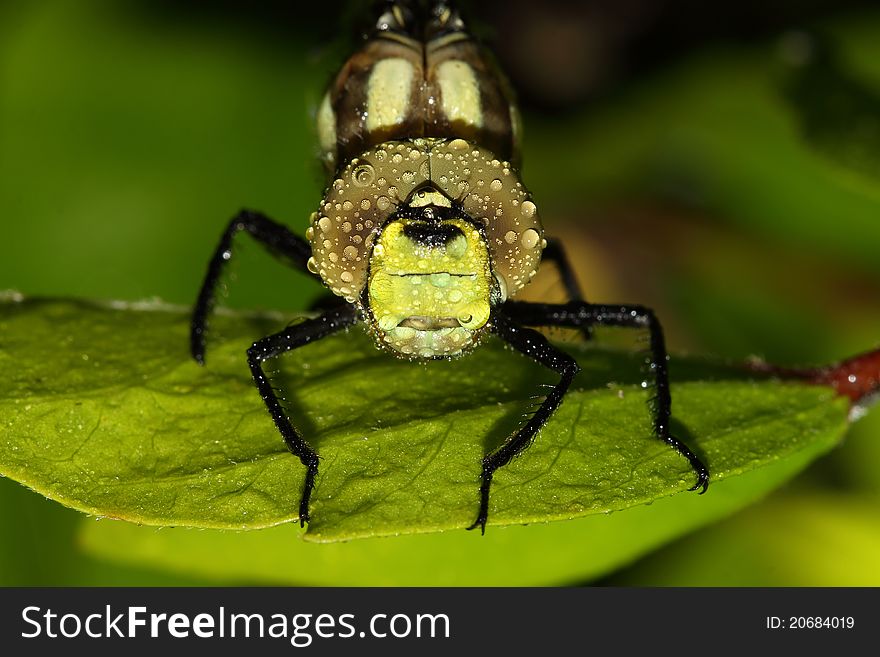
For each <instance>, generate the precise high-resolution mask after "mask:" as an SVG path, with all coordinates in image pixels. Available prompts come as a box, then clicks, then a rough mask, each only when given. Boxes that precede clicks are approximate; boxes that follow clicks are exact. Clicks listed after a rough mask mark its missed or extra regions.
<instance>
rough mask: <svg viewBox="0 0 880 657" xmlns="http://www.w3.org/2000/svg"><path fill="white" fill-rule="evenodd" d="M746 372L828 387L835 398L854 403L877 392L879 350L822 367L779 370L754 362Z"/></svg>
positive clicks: (775, 367)
mask: <svg viewBox="0 0 880 657" xmlns="http://www.w3.org/2000/svg"><path fill="white" fill-rule="evenodd" d="M749 370H751V371H753V372H761V373H765V374H771V375H773V376H777V377H779V378H782V379H799V380H801V381H806V382H807V383H812V384H815V385H826V386H831V387H832V388H834V390H836V391H837V394H838V395H841V396H844V397H849V398H850V399H851V400H852V402H853V403H854V404H856V403H858V402H860V401H862V400H863V399H865V398H866V397H869V396H871V395H873V394H876V393H878V392H880V349H875V350H874V351H868V352H865V353H863V354H859V355H858V356H853V357H852V358H847V359H846V360H843V361H840V362H839V363H836V364H834V365H828V366H825V367H810V368H796V367H779V366H776V365H770V364H768V363H764V362H760V361H758V362H753V363H750V364H749Z"/></svg>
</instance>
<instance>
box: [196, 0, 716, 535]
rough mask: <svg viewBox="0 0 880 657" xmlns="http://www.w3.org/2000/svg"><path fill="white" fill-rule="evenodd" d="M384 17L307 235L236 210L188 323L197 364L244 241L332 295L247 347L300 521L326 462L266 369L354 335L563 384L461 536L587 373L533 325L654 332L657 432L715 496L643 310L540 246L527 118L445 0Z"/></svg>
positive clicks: (337, 113) (353, 62)
mask: <svg viewBox="0 0 880 657" xmlns="http://www.w3.org/2000/svg"><path fill="white" fill-rule="evenodd" d="M375 16H376V18H375V21H374V22H372V23H371V29H370V30H369V31H368V33H367V34H366V36H365V37H364V39H363V42H362V43H361V44H360V46H359V48H357V49H356V50H355V51H354V52H353V53H352V54H351V55H350V56H349V58H348V59H347V60H346V61H345V62H344V64H343V65H342V66H341V68H340V69H339V71H338V73H337V74H336V76H335V77H334V79H333V80H332V82H331V83H330V85H329V87H328V89H327V91H326V93H325V94H324V96H323V100H322V101H321V103H320V106H319V108H318V110H317V115H316V124H317V134H318V140H319V144H320V151H321V161H322V163H323V167H324V168H325V170H326V172H327V176H328V181H329V182H328V185H327V187H326V192H325V195H324V198H323V199H322V200H321V202H320V204H319V205H318V209H317V210H316V211H315V212H314V213H313V214H312V215H311V217H310V220H309V227H308V229H307V230H306V234H305V238H303V237H300V236H298V235H296V234H295V233H293V232H292V231H290V230H289V229H288V228H287V227H286V226H284V225H283V224H281V223H278V222H276V221H274V220H273V219H271V218H269V217H267V216H266V215H264V214H262V213H260V212H256V211H253V210H242V211H241V212H239V213H238V214H237V215H236V216H235V217H233V219H232V220H231V221H230V222H229V223H228V225H227V226H226V229H225V230H224V231H223V234H222V236H221V238H220V241H219V244H218V245H217V247H216V249H215V250H214V254H213V256H212V258H211V259H210V261H209V264H208V269H207V273H206V276H205V278H204V282H203V284H202V286H201V289H200V292H199V295H198V298H197V301H196V304H195V307H194V310H193V315H192V322H191V331H190V351H191V354H192V357H193V358H194V359H195V360H196V361H197V362H198V363H200V364H204V363H205V353H206V337H207V322H208V318H209V315H210V313H211V311H212V308H213V306H214V303H215V299H216V295H217V289H218V282H219V280H220V278H221V275H222V273H223V270H224V268H225V266H226V264H227V263H228V262H229V260H230V259H231V257H232V254H233V242H234V238H235V236H236V235H237V234H238V233H241V232H245V233H248V234H249V235H250V236H251V237H252V238H253V239H255V240H256V241H257V242H259V243H261V244H262V245H263V246H265V247H266V248H267V249H268V251H269V252H270V253H272V254H274V255H275V256H278V257H279V258H281V259H283V260H284V261H285V262H287V263H289V264H291V265H292V266H293V267H295V268H297V269H299V270H301V271H303V272H304V273H306V274H307V275H310V276H313V277H316V278H318V279H319V280H320V281H321V283H323V285H324V286H326V288H327V289H328V290H329V292H330V293H332V299H333V300H334V302H333V303H331V304H330V305H329V307H327V308H325V309H324V310H323V312H322V313H321V314H320V315H318V316H317V317H313V318H311V319H307V320H305V321H303V322H301V323H298V324H293V325H291V326H288V327H286V328H285V329H283V330H281V331H279V332H277V333H274V334H272V335H269V336H267V337H264V338H262V339H259V340H257V341H256V342H254V343H253V345H252V346H251V347H250V348H249V349H248V350H247V362H248V365H249V367H250V372H251V374H252V376H253V381H254V384H255V386H256V388H257V390H258V392H259V394H260V396H261V397H262V400H263V402H264V403H265V405H266V408H267V409H268V411H269V414H270V416H271V418H272V420H273V421H274V424H275V427H276V428H277V430H278V432H279V433H280V434H281V437H282V438H283V439H284V442H285V443H286V445H287V447H288V449H289V450H290V452H291V453H292V454H293V455H295V456H296V457H298V458H299V460H300V461H301V462H302V464H303V466H304V467H305V468H306V476H305V482H304V485H303V489H302V495H301V498H300V504H299V521H300V525H301V526H305V523H306V522H308V521H309V518H310V499H311V496H312V492H313V490H314V487H315V482H316V477H317V475H318V470H319V467H320V456H319V454H318V453H317V451H316V450H315V449H314V448H313V447H312V446H311V445H310V444H309V442H308V439H307V437H306V436H303V435H302V434H301V433H300V431H299V430H297V429H296V427H295V425H294V423H293V422H292V421H291V419H290V418H289V417H288V416H287V414H286V413H285V410H284V408H283V407H282V404H281V402H280V400H279V398H278V395H277V393H276V391H275V390H274V389H273V387H272V385H271V383H270V381H269V379H268V377H267V375H266V372H265V369H264V367H265V364H266V362H267V361H269V360H271V359H275V358H277V357H279V356H280V355H282V354H284V353H286V352H289V351H291V350H293V349H298V348H300V347H303V346H305V345H308V344H310V343H312V342H314V341H316V340H320V339H322V338H325V337H327V336H330V335H333V334H335V333H338V332H340V331H343V330H344V329H346V328H348V327H350V326H352V325H354V324H356V323H364V324H365V325H366V327H367V329H368V331H369V333H370V334H371V335H372V336H373V338H374V340H375V344H376V347H377V348H378V349H381V350H383V351H386V352H388V353H389V354H391V355H392V356H396V357H398V358H403V359H408V360H411V361H423V360H435V359H451V358H459V357H466V356H467V354H468V353H470V352H471V351H473V350H474V349H476V348H478V347H479V345H480V344H481V343H482V342H483V340H484V338H485V337H486V336H487V335H490V334H491V335H494V336H496V337H497V338H499V339H500V340H502V341H503V342H505V343H506V344H508V345H509V346H510V347H512V348H513V349H514V350H516V351H519V352H521V353H522V354H524V355H526V356H527V357H529V358H531V359H532V360H534V361H535V362H537V363H538V364H540V365H542V366H544V367H546V368H548V369H549V370H552V371H553V372H555V373H556V374H557V375H558V380H557V382H556V383H555V384H553V385H551V386H548V387H547V388H546V389H545V390H544V391H542V392H543V394H541V395H540V396H539V399H540V403H539V404H538V405H537V408H536V410H535V412H534V413H533V414H531V415H529V416H527V417H526V419H525V420H524V422H523V423H522V424H521V426H519V427H517V429H516V430H515V431H513V432H512V433H511V434H510V435H509V436H507V437H506V439H505V440H503V441H502V442H501V444H500V445H499V446H497V447H496V448H494V449H492V450H490V451H489V452H488V453H487V454H485V456H484V457H483V459H482V463H481V469H480V477H479V481H476V480H475V482H474V483H475V488H477V487H478V495H475V508H476V517H475V520H474V522H473V523H472V524H471V525H470V526H469V527H468V529H476V528H479V529H480V531H481V533H485V530H486V522H487V520H488V517H489V509H490V490H491V485H492V478H493V475H494V474H495V472H496V471H497V470H498V469H499V468H501V467H504V466H505V465H507V464H508V463H510V461H511V459H513V458H514V457H515V456H517V455H519V454H520V453H522V452H523V451H524V450H526V448H527V447H528V446H529V445H530V444H531V443H532V442H533V440H534V439H535V437H536V435H537V434H538V432H539V431H540V430H541V429H542V428H543V427H544V426H545V425H546V424H547V422H548V421H550V420H551V418H552V416H553V414H554V412H555V411H556V409H557V408H558V407H559V405H560V404H561V403H562V402H563V400H564V398H565V395H566V393H567V392H568V390H569V388H570V387H571V385H572V382H573V381H574V379H575V376H576V375H577V373H578V371H579V369H580V368H579V366H578V363H577V361H576V360H575V359H574V358H573V357H572V356H571V355H569V354H568V353H566V352H565V351H564V350H563V349H561V348H560V347H559V346H556V345H554V344H552V343H551V342H550V341H549V340H548V339H547V338H546V337H545V336H544V335H543V334H542V333H541V332H540V331H538V330H537V328H539V327H554V326H555V327H568V328H576V329H580V331H582V332H583V333H584V334H585V335H586V336H587V337H590V335H591V330H592V328H593V327H594V326H601V325H605V326H615V327H624V328H631V329H641V330H646V331H647V332H648V334H649V336H650V348H649V349H650V360H649V367H650V373H651V375H652V378H653V385H654V389H655V395H654V398H653V403H652V404H651V407H650V412H651V416H652V431H653V434H654V436H655V437H656V438H657V439H659V440H661V441H663V442H665V443H666V444H667V445H669V446H670V447H671V448H672V449H674V450H676V451H677V452H678V453H679V454H681V455H682V456H683V457H684V458H686V459H687V460H688V462H689V463H690V465H691V467H692V469H693V471H694V473H695V475H696V483H695V484H694V485H693V486H692V487H691V489H690V490H700V492H701V493H702V492H705V491H706V488H707V487H708V483H709V470H708V469H707V467H706V466H705V464H704V463H703V462H702V461H701V460H700V459H699V458H698V457H697V456H696V455H695V454H694V453H693V452H692V451H691V450H690V449H689V448H688V447H687V445H685V443H684V442H682V441H681V440H679V439H678V438H676V437H675V436H673V435H672V433H671V432H670V417H671V406H672V399H671V394H670V388H669V374H668V364H667V361H668V357H667V352H666V346H665V342H664V336H663V329H662V327H661V324H660V322H659V321H658V319H657V316H656V315H655V313H654V312H653V311H652V310H651V309H649V308H646V307H644V306H640V305H629V304H595V303H588V302H587V301H586V300H585V299H584V297H583V295H582V293H581V290H580V286H579V284H578V281H577V279H576V276H575V274H574V270H573V268H572V266H571V262H570V260H569V258H568V257H567V255H566V251H565V248H564V246H563V244H562V243H561V242H560V241H559V240H557V239H554V238H553V237H551V236H548V235H546V234H545V232H544V228H543V225H542V222H541V218H540V213H539V211H538V206H537V204H536V202H535V200H534V199H533V197H532V195H531V194H530V193H529V191H528V189H527V188H526V187H525V185H524V183H523V181H522V179H521V176H520V174H519V166H520V161H521V154H520V141H521V139H520V135H521V127H520V126H521V119H520V113H519V109H518V107H517V104H516V101H515V98H514V94H513V92H512V90H511V86H510V84H509V83H508V81H507V79H506V78H505V76H504V74H503V73H502V72H501V71H500V70H499V67H498V66H497V65H496V63H495V60H494V58H493V57H492V56H491V53H490V52H489V51H488V50H487V49H486V47H485V46H484V45H483V44H481V43H480V42H479V41H478V40H477V39H476V38H475V37H474V36H473V34H472V33H471V32H470V30H469V29H468V25H467V24H466V22H465V21H464V19H463V18H462V16H461V12H460V10H459V9H458V8H457V7H456V6H455V5H454V3H452V2H450V1H448V0H440V1H432V2H424V1H421V2H420V1H418V0H409V1H407V0H393V1H389V2H384V3H380V4H379V6H378V7H377V10H376V14H375ZM544 262H550V263H553V265H554V266H555V267H556V269H557V271H558V272H559V275H560V278H561V280H562V283H563V286H564V288H565V293H566V298H567V301H566V302H564V303H535V302H525V301H518V300H516V299H515V297H516V295H517V293H518V292H519V291H520V290H522V289H523V288H524V287H525V286H526V285H527V284H528V283H529V281H530V280H531V279H532V278H533V277H534V276H535V274H536V273H537V271H538V269H539V267H540V265H541V264H542V263H544ZM477 485H478V486H477Z"/></svg>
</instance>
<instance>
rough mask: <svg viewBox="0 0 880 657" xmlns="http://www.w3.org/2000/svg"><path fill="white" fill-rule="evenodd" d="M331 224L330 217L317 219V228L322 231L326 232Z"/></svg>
mask: <svg viewBox="0 0 880 657" xmlns="http://www.w3.org/2000/svg"><path fill="white" fill-rule="evenodd" d="M331 225H332V224H331V222H330V217H321V218H320V219H318V228H320V229H321V232H322V233H326V232H327V231H328V230H330V226H331Z"/></svg>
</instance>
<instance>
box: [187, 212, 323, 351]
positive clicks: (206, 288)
mask: <svg viewBox="0 0 880 657" xmlns="http://www.w3.org/2000/svg"><path fill="white" fill-rule="evenodd" d="M241 231H247V232H248V233H250V234H251V235H252V236H253V237H254V238H255V239H256V240H257V241H259V242H261V243H262V244H263V245H264V246H266V247H267V248H268V249H269V250H270V251H271V252H272V253H273V254H274V255H276V256H279V257H281V258H284V259H285V260H287V261H289V262H290V263H292V264H293V265H294V266H295V267H297V268H298V269H301V270H302V271H308V269H307V267H306V263H307V262H308V260H309V257H310V256H311V254H312V249H311V246H309V243H308V242H307V241H305V240H304V239H302V238H301V237H298V236H296V235H294V234H293V233H292V232H290V230H288V229H287V228H286V227H285V226H282V225H281V224H279V223H276V222H274V221H272V220H271V219H269V218H268V217H267V216H265V215H263V214H260V213H259V212H253V211H251V210H242V211H241V212H239V213H238V214H237V215H236V216H235V217H234V218H233V219H232V221H230V222H229V225H228V226H227V227H226V230H225V231H223V236H222V237H221V238H220V243H219V244H217V248H216V249H215V250H214V255H213V256H212V257H211V261H210V262H209V263H208V271H207V273H206V274H205V280H204V282H203V283H202V288H201V290H199V296H198V299H197V300H196V305H195V308H194V309H193V315H192V322H191V324H190V334H189V348H190V353H191V354H192V357H193V358H194V359H195V360H196V362H197V363H199V364H200V365H204V363H205V329H206V326H207V321H208V315H209V314H210V313H211V309H212V308H213V306H214V297H215V295H216V291H217V283H218V281H219V280H220V275H221V274H222V273H223V268H224V266H225V265H226V263H227V262H228V261H229V259H230V258H231V257H232V239H233V238H234V237H235V235H236V233H239V232H241Z"/></svg>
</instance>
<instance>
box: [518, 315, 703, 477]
mask: <svg viewBox="0 0 880 657" xmlns="http://www.w3.org/2000/svg"><path fill="white" fill-rule="evenodd" d="M502 308H503V309H504V312H506V313H507V314H508V315H509V316H510V317H511V318H512V319H514V320H515V321H518V322H520V323H521V324H525V325H527V326H568V327H579V326H583V325H584V324H585V323H588V322H589V323H592V324H599V325H604V326H619V327H624V328H640V329H647V330H648V332H649V335H650V340H651V371H652V372H653V374H654V383H655V389H656V395H655V397H654V403H653V404H652V405H651V413H652V415H653V424H654V435H655V436H657V437H658V438H659V439H660V440H662V441H663V442H665V443H666V444H667V445H669V446H670V447H672V448H673V449H675V450H676V451H677V452H678V453H679V454H681V455H682V456H684V457H685V458H686V459H687V460H688V461H689V462H690V464H691V468H693V470H694V472H695V473H696V475H697V483H696V484H694V485H693V486H691V488H690V489H689V490H697V489H698V488H701V489H702V490H701V491H700V494H702V493H705V492H706V489H707V488H708V487H709V469H708V468H707V467H706V465H705V464H704V463H703V462H702V461H701V460H700V459H699V458H698V457H697V456H696V454H694V453H693V452H692V451H691V450H690V449H689V448H688V446H687V445H685V444H684V443H683V442H682V441H680V440H679V439H678V438H676V437H675V436H673V435H672V434H671V433H670V430H669V420H670V417H671V415H672V396H671V394H670V392H669V370H668V368H667V362H668V360H669V357H668V356H667V354H666V343H665V340H664V338H663V329H662V327H661V326H660V322H659V321H658V320H657V317H656V315H654V312H653V311H652V310H651V309H650V308H645V307H644V306H621V305H612V304H590V303H585V302H569V303H565V304H546V303H527V302H522V301H508V302H507V303H506V304H504V306H502Z"/></svg>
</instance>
